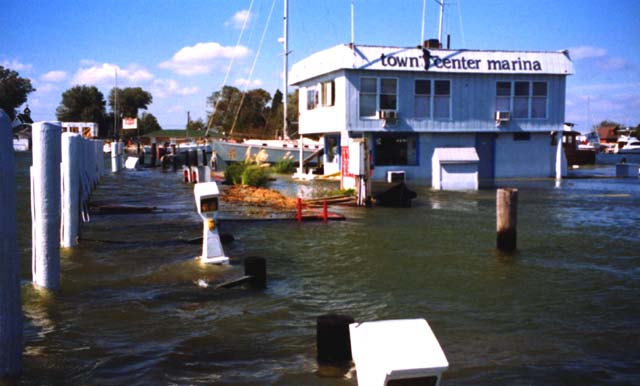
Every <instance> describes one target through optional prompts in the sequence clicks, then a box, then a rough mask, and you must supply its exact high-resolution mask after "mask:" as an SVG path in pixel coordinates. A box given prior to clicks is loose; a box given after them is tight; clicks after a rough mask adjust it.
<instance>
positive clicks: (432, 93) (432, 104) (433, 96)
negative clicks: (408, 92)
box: [413, 78, 453, 120]
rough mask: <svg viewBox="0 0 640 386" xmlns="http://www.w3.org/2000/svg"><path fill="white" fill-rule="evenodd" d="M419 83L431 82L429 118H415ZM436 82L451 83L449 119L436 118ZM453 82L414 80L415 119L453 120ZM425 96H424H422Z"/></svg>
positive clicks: (444, 80)
mask: <svg viewBox="0 0 640 386" xmlns="http://www.w3.org/2000/svg"><path fill="white" fill-rule="evenodd" d="M417 81H428V82H429V95H428V100H429V102H428V103H429V113H428V114H427V116H423V117H418V116H415V111H416V109H415V107H416V96H417V95H418V94H416V82H417ZM436 82H448V83H449V94H448V98H449V106H448V111H449V115H448V116H447V117H436V116H435V107H436V94H435V93H436ZM451 84H452V81H451V79H427V78H417V79H414V81H413V97H414V116H415V119H418V120H427V119H431V120H451V119H452V117H453V95H452V94H453V92H452V91H451V90H452V86H451ZM420 95H423V94H420Z"/></svg>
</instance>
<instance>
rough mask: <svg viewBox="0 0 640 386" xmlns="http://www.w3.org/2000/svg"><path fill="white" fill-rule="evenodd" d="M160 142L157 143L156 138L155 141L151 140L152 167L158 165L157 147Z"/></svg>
mask: <svg viewBox="0 0 640 386" xmlns="http://www.w3.org/2000/svg"><path fill="white" fill-rule="evenodd" d="M157 146H158V144H157V143H156V141H155V140H154V141H153V142H151V151H150V152H149V153H150V155H151V161H150V162H151V167H156V148H157Z"/></svg>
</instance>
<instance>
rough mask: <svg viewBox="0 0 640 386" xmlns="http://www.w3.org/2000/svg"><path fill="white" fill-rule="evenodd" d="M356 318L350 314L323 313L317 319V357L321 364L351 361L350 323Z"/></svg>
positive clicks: (338, 363) (337, 363)
mask: <svg viewBox="0 0 640 386" xmlns="http://www.w3.org/2000/svg"><path fill="white" fill-rule="evenodd" d="M353 322H354V319H353V318H352V317H351V316H348V315H338V314H327V315H321V316H319V317H318V319H317V321H316V347H317V350H318V352H317V354H318V356H317V359H318V362H319V363H321V364H332V365H340V364H346V363H349V362H350V361H351V340H350V336H349V324H351V323H353Z"/></svg>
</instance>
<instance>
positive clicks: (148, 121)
mask: <svg viewBox="0 0 640 386" xmlns="http://www.w3.org/2000/svg"><path fill="white" fill-rule="evenodd" d="M138 130H139V131H140V135H144V134H147V133H151V132H153V131H157V130H162V127H161V126H160V124H159V123H158V120H157V119H156V117H155V116H154V115H153V114H151V113H146V112H145V113H142V115H141V116H140V118H139V119H138Z"/></svg>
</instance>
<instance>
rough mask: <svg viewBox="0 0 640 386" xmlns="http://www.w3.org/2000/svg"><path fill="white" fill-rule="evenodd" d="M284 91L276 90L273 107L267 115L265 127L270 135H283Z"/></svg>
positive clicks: (272, 102)
mask: <svg viewBox="0 0 640 386" xmlns="http://www.w3.org/2000/svg"><path fill="white" fill-rule="evenodd" d="M283 108H284V107H283V104H282V91H280V90H276V92H275V93H274V94H273V100H272V101H271V107H270V108H269V110H268V111H269V113H268V115H267V125H266V127H265V131H266V134H267V135H269V136H270V137H276V136H282V126H283V125H282V110H283Z"/></svg>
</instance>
